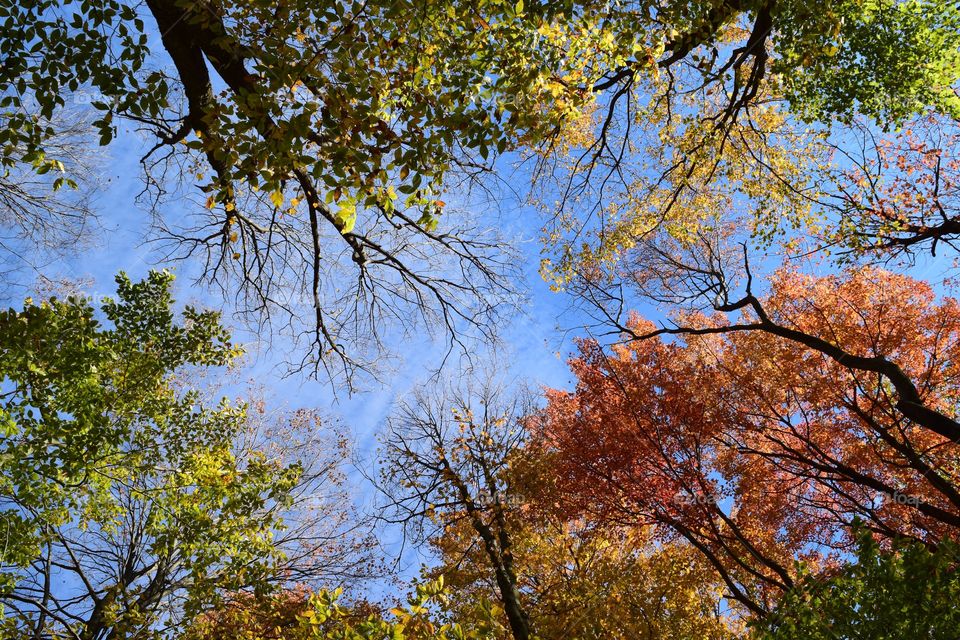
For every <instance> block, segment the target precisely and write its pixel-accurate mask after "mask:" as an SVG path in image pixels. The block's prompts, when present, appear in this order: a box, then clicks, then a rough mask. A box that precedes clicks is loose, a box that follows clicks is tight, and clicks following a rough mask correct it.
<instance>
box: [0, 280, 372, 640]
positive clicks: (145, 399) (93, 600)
mask: <svg viewBox="0 0 960 640" xmlns="http://www.w3.org/2000/svg"><path fill="white" fill-rule="evenodd" d="M171 280H172V276H170V275H169V274H167V273H159V272H153V273H151V274H150V276H149V277H148V278H147V279H146V280H144V281H143V282H139V283H134V282H131V281H130V280H129V279H127V278H126V277H125V276H120V277H118V279H117V282H118V297H117V299H115V300H112V299H105V300H104V301H103V303H102V304H101V306H100V308H99V310H95V309H94V308H93V306H92V305H91V304H90V302H89V301H88V300H86V299H82V298H68V299H66V300H56V299H52V300H50V301H45V302H42V303H40V304H34V303H33V302H31V301H27V303H26V304H25V306H24V308H23V309H22V310H14V309H11V310H8V311H5V312H3V313H2V314H0V343H2V349H0V354H2V355H0V368H2V372H3V377H4V379H5V380H6V381H7V383H6V384H5V388H4V393H3V396H2V405H0V417H2V420H3V425H4V428H3V434H2V438H0V509H2V511H0V513H2V518H3V521H4V530H5V545H4V547H3V558H2V562H3V571H2V574H0V579H2V585H3V589H2V593H0V603H2V605H3V607H4V613H5V615H6V616H7V621H6V624H7V626H8V627H11V628H12V629H15V631H16V634H17V635H19V636H20V637H32V638H38V639H39V638H53V637H58V638H60V637H67V638H74V639H77V640H99V639H106V638H119V637H137V638H147V637H157V636H158V635H159V634H162V633H163V632H165V631H169V630H172V629H176V628H177V627H178V625H180V624H181V623H182V622H184V620H185V619H189V618H190V617H192V616H193V615H195V614H196V613H197V612H199V611H203V610H205V609H206V608H208V607H210V606H213V605H215V604H216V603H217V602H219V601H220V599H221V598H222V596H223V595H224V594H225V593H226V592H232V591H240V590H251V591H253V592H256V593H264V592H266V591H268V590H269V589H270V588H271V586H272V585H274V584H277V583H281V582H283V581H284V580H287V579H300V580H302V579H304V577H305V576H312V577H316V576H317V575H327V574H328V573H329V574H331V575H330V576H329V577H331V578H335V577H336V574H337V573H338V572H339V571H345V572H346V571H350V570H352V569H351V564H352V563H351V561H353V557H354V552H353V551H352V550H351V549H350V548H349V547H344V546H342V544H343V542H344V540H343V539H341V538H340V537H338V531H341V532H342V524H337V525H336V527H334V528H325V527H322V526H318V525H322V524H324V521H323V519H321V518H318V517H317V515H316V514H311V513H310V511H309V505H306V504H304V503H303V502H302V500H301V498H302V495H303V494H304V493H309V494H313V495H311V499H312V500H314V501H317V500H322V499H323V498H322V496H323V493H322V491H324V490H325V487H329V486H330V485H331V483H335V482H336V480H337V478H336V473H337V469H336V462H337V461H336V453H335V452H336V450H334V453H333V454H332V455H331V454H330V453H319V452H315V453H319V456H318V457H316V458H315V459H313V458H311V457H309V456H308V455H307V453H308V450H301V451H300V452H299V453H300V454H301V455H300V456H298V457H297V458H296V459H294V456H292V455H291V454H290V453H289V451H287V452H286V453H285V452H284V450H282V449H281V450H277V449H276V448H275V447H274V448H260V449H257V448H254V447H252V446H248V445H249V444H250V443H251V442H254V441H256V439H257V438H261V437H262V436H263V431H261V430H258V429H255V428H253V427H256V420H254V421H251V420H250V416H248V413H247V407H246V406H244V405H242V404H231V403H229V402H228V401H226V400H222V401H220V402H218V403H214V404H213V405H212V406H211V405H209V404H207V402H206V399H205V397H204V395H203V394H202V393H201V392H200V391H198V390H197V389H191V388H189V387H187V386H185V385H181V384H180V383H179V382H178V381H179V380H181V379H182V377H183V376H184V375H188V374H189V372H190V371H191V370H193V369H196V368H206V367H222V366H224V365H227V364H228V363H229V362H230V361H231V360H232V359H233V358H234V357H235V356H236V355H237V354H238V353H239V351H238V350H237V348H236V347H235V346H234V345H233V344H231V343H230V341H229V335H228V334H227V332H226V331H225V330H224V329H223V328H222V327H221V325H220V324H219V320H218V317H217V315H216V314H215V313H210V312H201V311H198V310H196V309H193V308H191V307H187V308H186V309H185V310H184V311H183V313H182V317H181V318H180V319H179V320H178V319H177V318H176V316H175V313H174V310H173V308H172V299H171V296H170V284H171ZM305 422H306V423H309V424H305V426H306V427H307V428H308V429H310V430H313V429H314V428H315V427H316V423H315V422H313V421H309V420H307V421H305ZM271 426H272V425H271ZM258 433H259V434H260V435H259V436H258V435H257V434H258ZM296 433H297V432H296V431H291V432H290V433H289V434H288V435H287V437H288V438H291V439H292V441H295V440H297V439H298V438H297V437H295V436H296ZM314 438H316V436H314ZM245 441H246V444H245ZM301 441H302V442H305V443H306V444H308V445H309V444H310V443H311V442H316V440H314V441H311V440H301ZM274 442H276V440H274ZM331 458H332V459H331ZM284 515H289V516H291V518H290V521H289V523H288V525H289V526H286V525H285V523H284V520H283V516H284ZM326 515H328V514H321V516H323V517H324V518H325V516H326ZM332 515H333V516H334V518H336V512H334V513H333V514H332ZM328 547H339V548H338V549H337V551H333V549H330V548H328ZM331 558H332V560H331Z"/></svg>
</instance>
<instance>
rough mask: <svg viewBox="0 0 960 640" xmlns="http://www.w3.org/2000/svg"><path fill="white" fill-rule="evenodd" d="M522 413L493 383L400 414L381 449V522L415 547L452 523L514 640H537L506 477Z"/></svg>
mask: <svg viewBox="0 0 960 640" xmlns="http://www.w3.org/2000/svg"><path fill="white" fill-rule="evenodd" d="M525 413H526V412H525V411H524V410H523V401H522V400H521V398H520V397H519V396H509V395H507V393H506V391H505V390H504V388H503V386H502V384H501V383H498V382H496V381H494V379H493V378H488V379H484V380H481V381H480V382H478V383H472V382H471V383H465V384H464V385H463V386H461V387H449V388H448V390H447V391H446V392H445V393H442V394H439V395H427V392H426V391H424V392H422V393H418V394H417V395H416V396H415V397H414V398H413V400H412V401H410V402H408V403H405V404H404V405H402V406H401V407H400V409H399V411H398V413H397V414H396V416H395V417H394V418H393V419H392V421H391V424H390V426H389V431H388V433H387V435H386V436H385V441H384V447H383V458H384V468H383V471H382V475H383V482H382V489H383V491H384V493H385V495H386V496H387V497H388V499H389V504H388V509H389V510H388V511H387V513H386V515H385V516H384V517H385V519H386V521H387V522H390V523H394V524H401V525H403V526H404V527H405V529H406V531H407V532H408V533H410V534H411V535H412V536H413V538H414V540H417V541H421V542H426V541H427V540H429V539H430V538H431V537H432V535H433V534H436V533H437V532H438V531H439V530H442V529H443V528H444V527H449V526H453V525H456V524H457V523H462V524H463V526H464V527H468V528H469V529H470V530H472V532H473V535H475V536H476V538H475V539H476V540H477V544H478V545H480V548H481V549H482V552H481V553H482V555H483V557H484V562H485V564H486V566H487V567H488V568H489V572H490V575H491V576H492V578H493V580H494V582H495V584H496V588H497V592H498V599H499V601H500V602H501V603H502V607H503V610H504V614H505V616H506V619H507V622H508V626H509V629H510V632H511V635H512V636H513V638H514V639H515V640H528V639H530V638H534V637H536V636H535V635H534V629H533V627H532V624H531V620H530V615H529V612H528V611H527V610H526V608H525V606H524V603H523V599H522V595H521V593H520V584H519V582H518V578H517V569H516V566H515V559H514V544H515V540H514V533H515V532H514V531H513V530H512V529H511V526H510V522H509V521H508V518H509V516H508V513H509V509H510V508H509V503H510V501H511V500H514V499H515V488H514V486H513V485H512V483H511V478H510V476H509V475H508V474H507V473H506V472H507V469H508V466H509V459H510V456H511V454H512V453H513V452H514V451H515V450H516V449H517V447H518V446H519V444H520V443H521V442H522V441H523V439H524V438H525V436H526V432H525V430H524V429H523V427H522V426H521V425H519V424H517V420H518V419H520V418H521V417H522V416H523V415H524V414H525Z"/></svg>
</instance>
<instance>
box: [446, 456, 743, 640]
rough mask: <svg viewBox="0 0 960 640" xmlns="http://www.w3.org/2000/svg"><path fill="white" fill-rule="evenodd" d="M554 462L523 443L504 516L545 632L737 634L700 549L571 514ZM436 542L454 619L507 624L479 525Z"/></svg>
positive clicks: (648, 639)
mask: <svg viewBox="0 0 960 640" xmlns="http://www.w3.org/2000/svg"><path fill="white" fill-rule="evenodd" d="M552 470H553V464H552V459H551V457H550V456H545V457H540V456H536V455H533V452H531V451H527V450H517V451H514V452H513V454H512V455H511V460H510V468H509V470H508V472H507V473H509V474H510V475H511V476H512V478H513V484H514V486H515V487H516V489H515V490H514V492H513V499H511V500H509V502H508V504H507V514H506V520H507V526H508V527H509V528H510V531H511V535H512V539H513V541H514V544H513V550H512V555H513V559H514V567H515V570H516V574H517V581H518V585H519V591H520V593H521V597H522V599H523V604H524V607H525V608H526V610H527V611H529V615H530V619H531V620H532V622H533V626H534V628H535V629H536V630H537V637H538V638H542V639H543V640H563V639H564V638H571V637H573V638H580V639H582V640H600V639H602V638H605V639H610V640H628V639H631V640H654V639H655V638H664V637H669V638H678V639H680V638H689V639H690V640H693V639H694V638H703V639H709V640H722V639H729V638H733V637H734V635H735V631H736V629H737V624H736V622H735V615H733V613H734V612H732V611H729V610H727V611H723V610H721V609H722V606H723V605H722V598H721V594H722V589H721V585H720V583H719V581H718V580H717V578H716V576H715V575H713V573H712V572H711V569H710V567H709V565H708V564H707V563H706V562H704V561H703V559H702V558H701V557H699V556H698V555H697V552H696V550H695V549H694V548H693V547H691V546H689V545H684V544H666V545H657V544H655V543H654V541H653V539H652V538H651V536H650V533H651V532H650V531H649V530H647V529H640V528H633V527H620V526H617V525H615V524H614V525H611V524H609V523H602V522H598V521H594V520H591V519H589V518H584V517H573V518H570V517H569V512H568V511H567V510H565V509H564V508H563V506H564V504H565V503H564V501H563V499H562V496H561V495H560V494H559V493H558V491H559V484H558V483H557V482H556V481H555V477H554V475H553V473H552ZM431 546H432V547H433V548H434V549H435V550H436V551H437V552H438V554H439V559H440V563H439V564H438V565H437V566H434V567H431V568H430V569H429V572H428V575H429V576H440V575H442V576H443V578H444V582H445V583H446V584H447V585H449V588H450V600H449V602H448V604H447V609H448V610H449V611H450V615H451V617H452V618H453V619H456V620H460V621H462V622H466V621H468V620H471V619H475V618H477V617H478V616H479V617H480V618H481V619H484V618H485V617H486V616H489V615H490V614H491V613H499V619H500V620H501V621H502V623H503V625H504V628H506V626H507V625H506V618H505V616H504V615H503V608H502V606H501V605H500V604H499V603H500V596H499V593H498V590H497V587H496V583H495V581H494V580H493V579H492V576H491V571H490V564H489V561H488V560H487V558H486V555H485V553H484V551H483V547H482V545H481V544H479V540H478V538H477V534H476V532H475V531H474V530H473V529H472V527H470V526H469V525H468V524H467V523H465V522H457V523H454V524H449V525H447V526H445V527H444V528H443V530H442V531H441V532H440V533H438V534H437V535H436V536H435V537H434V538H433V539H432V540H431ZM502 636H503V637H508V635H507V634H506V633H503V634H502Z"/></svg>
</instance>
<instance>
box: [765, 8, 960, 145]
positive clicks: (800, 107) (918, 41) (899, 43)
mask: <svg viewBox="0 0 960 640" xmlns="http://www.w3.org/2000/svg"><path fill="white" fill-rule="evenodd" d="M773 21H774V23H773V24H774V26H775V29H776V31H775V37H776V51H777V53H778V54H779V56H778V58H777V59H776V61H775V63H774V71H775V72H776V73H778V74H779V76H778V77H779V80H780V81H781V82H782V84H783V87H784V90H785V93H786V97H787V98H788V99H789V100H790V102H791V104H792V107H793V109H794V110H795V112H796V113H797V114H798V115H800V116H802V117H804V118H807V119H809V120H819V121H823V122H830V121H831V120H832V119H834V118H839V119H840V121H842V122H847V123H849V122H850V121H851V120H852V119H853V117H854V116H855V115H856V114H858V113H860V114H864V115H867V116H870V117H872V118H874V119H875V120H876V121H877V122H879V123H880V124H881V125H883V126H895V125H899V124H901V123H902V122H903V121H904V120H906V119H907V118H909V117H910V116H913V115H915V114H922V113H924V112H925V111H926V110H927V109H929V108H931V107H932V108H934V109H936V110H938V111H940V112H941V113H944V114H947V115H949V116H951V117H953V118H957V117H960V97H958V96H957V93H956V91H955V85H956V82H957V80H958V78H960V7H958V6H957V4H956V3H953V2H938V1H937V0H909V1H907V2H901V1H899V0H867V1H864V0H838V1H832V2H826V3H816V4H814V3H809V2H802V1H801V2H778V3H776V6H775V9H774V17H773Z"/></svg>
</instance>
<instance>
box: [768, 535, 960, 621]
mask: <svg viewBox="0 0 960 640" xmlns="http://www.w3.org/2000/svg"><path fill="white" fill-rule="evenodd" d="M958 602H960V547H958V546H957V544H956V543H955V542H952V541H950V540H946V541H944V542H942V543H941V544H940V545H938V547H937V548H936V549H935V550H930V549H928V548H927V547H926V546H925V545H923V544H921V543H918V542H909V543H904V542H901V543H899V544H897V545H895V548H894V549H893V550H891V551H884V550H881V549H880V547H879V545H878V544H877V542H876V541H875V540H874V539H873V537H872V536H871V535H869V534H866V533H863V534H861V535H860V538H859V542H858V547H857V553H856V558H855V560H854V561H853V562H851V563H850V564H848V565H845V566H843V567H842V568H841V569H840V570H839V571H838V572H836V573H835V574H834V575H831V576H827V577H823V576H819V577H818V576H814V575H811V574H809V573H807V574H806V575H801V579H800V581H799V582H798V586H797V587H796V588H795V589H794V590H792V591H790V592H788V593H787V594H786V595H785V596H784V597H783V598H782V599H781V601H780V602H779V604H778V607H777V609H776V611H774V612H773V613H772V614H771V615H770V616H768V617H767V618H765V619H763V620H762V621H760V622H759V623H758V624H757V625H756V627H755V631H756V634H757V635H756V638H757V639H758V640H792V639H793V638H804V639H808V638H809V640H880V639H883V638H889V639H890V640H895V639H896V640H901V639H903V640H906V639H907V638H929V639H930V640H952V639H953V638H956V637H957V634H958V633H960V609H958V608H957V603H958Z"/></svg>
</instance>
